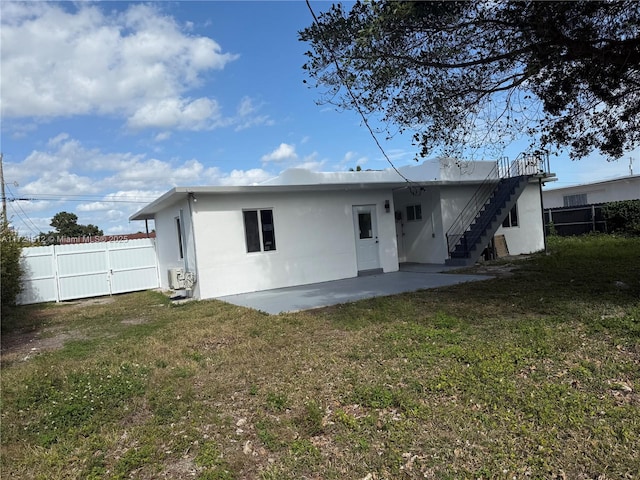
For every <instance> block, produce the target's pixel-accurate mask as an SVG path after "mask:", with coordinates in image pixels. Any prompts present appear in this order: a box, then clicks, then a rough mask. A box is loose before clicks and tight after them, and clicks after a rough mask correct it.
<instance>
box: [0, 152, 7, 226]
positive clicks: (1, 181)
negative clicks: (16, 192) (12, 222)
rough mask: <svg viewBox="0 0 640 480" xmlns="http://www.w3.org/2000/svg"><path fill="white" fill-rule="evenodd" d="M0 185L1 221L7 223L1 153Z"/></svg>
mask: <svg viewBox="0 0 640 480" xmlns="http://www.w3.org/2000/svg"><path fill="white" fill-rule="evenodd" d="M0 184H1V185H2V220H4V221H5V222H6V221H7V196H6V195H5V193H4V172H3V170H2V153H0Z"/></svg>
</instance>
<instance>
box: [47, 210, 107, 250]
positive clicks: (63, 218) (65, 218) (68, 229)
mask: <svg viewBox="0 0 640 480" xmlns="http://www.w3.org/2000/svg"><path fill="white" fill-rule="evenodd" d="M50 225H51V226H52V227H53V228H55V231H54V232H49V233H46V234H44V233H43V234H41V237H43V238H45V239H46V243H56V244H57V243H58V237H83V236H100V235H103V233H102V230H100V229H99V228H98V227H97V226H95V225H92V224H89V225H79V224H78V216H77V215H76V214H75V213H69V212H58V213H56V214H55V215H54V216H53V218H52V219H51V223H50Z"/></svg>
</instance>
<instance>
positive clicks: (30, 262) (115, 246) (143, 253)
mask: <svg viewBox="0 0 640 480" xmlns="http://www.w3.org/2000/svg"><path fill="white" fill-rule="evenodd" d="M22 265H23V267H24V275H23V281H22V283H23V291H22V293H21V294H20V296H19V298H18V303H20V304H22V305H25V304H29V303H40V302H53V301H55V302H59V301H62V300H74V299H77V298H87V297H98V296H101V295H111V294H115V293H125V292H135V291H138V290H148V289H152V288H158V287H159V286H160V280H159V277H158V262H157V258H156V250H155V241H154V239H153V238H142V239H137V240H121V241H116V242H99V243H77V244H71V245H51V246H48V247H28V248H24V249H23V250H22Z"/></svg>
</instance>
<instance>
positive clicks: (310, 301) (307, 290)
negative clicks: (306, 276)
mask: <svg viewBox="0 0 640 480" xmlns="http://www.w3.org/2000/svg"><path fill="white" fill-rule="evenodd" d="M454 268H455V267H454ZM450 269H451V268H450V267H447V266H445V265H425V264H403V265H402V268H401V270H400V271H399V272H391V273H383V274H378V275H368V276H364V277H355V278H345V279H342V280H334V281H331V282H322V283H313V284H310V285H300V286H296V287H287V288H278V289H274V290H264V291H260V292H252V293H243V294H238V295H227V296H224V297H218V300H222V301H224V302H229V303H232V304H234V305H239V306H243V307H249V308H254V309H256V310H260V311H263V312H266V313H269V314H272V315H275V314H278V313H282V312H296V311H300V310H309V309H312V308H319V307H327V306H330V305H337V304H339V303H348V302H355V301H357V300H362V299H364V298H373V297H382V296H387V295H395V294H398V293H404V292H414V291H416V290H424V289H428V288H437V287H444V286H448V285H455V284H458V283H464V282H474V281H479V280H488V279H490V278H494V277H491V276H488V275H462V274H451V273H436V272H442V271H445V270H450Z"/></svg>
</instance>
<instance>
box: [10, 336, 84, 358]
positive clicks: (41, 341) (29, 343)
mask: <svg viewBox="0 0 640 480" xmlns="http://www.w3.org/2000/svg"><path fill="white" fill-rule="evenodd" d="M59 330H60V329H59V328H45V329H43V330H39V331H37V332H27V333H11V334H5V335H3V336H2V351H1V358H2V361H3V362H4V361H16V360H22V361H25V360H29V359H30V358H32V357H34V356H36V355H38V354H39V353H42V352H50V351H53V350H59V349H61V348H62V347H64V344H65V343H66V342H68V341H69V340H84V339H86V338H87V337H86V336H85V335H83V334H82V333H80V332H79V331H64V332H62V331H59Z"/></svg>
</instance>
